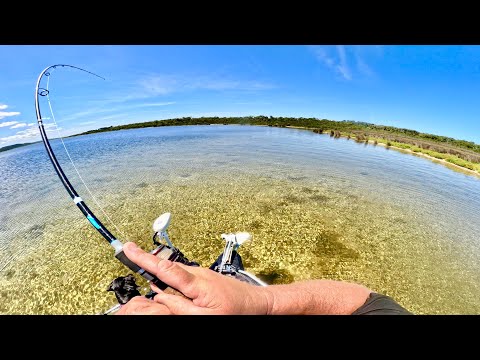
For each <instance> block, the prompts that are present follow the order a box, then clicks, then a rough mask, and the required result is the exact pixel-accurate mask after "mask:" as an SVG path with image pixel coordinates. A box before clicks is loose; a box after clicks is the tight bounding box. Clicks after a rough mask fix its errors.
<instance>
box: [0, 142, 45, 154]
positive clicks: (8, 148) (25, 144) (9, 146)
mask: <svg viewBox="0 0 480 360" xmlns="http://www.w3.org/2000/svg"><path fill="white" fill-rule="evenodd" d="M38 142H39V141H36V142H32V143H23V144H15V145H8V146H4V147H1V148H0V152H2V151H7V150H12V149H15V148H18V147H22V146H27V145H32V144H36V143H38Z"/></svg>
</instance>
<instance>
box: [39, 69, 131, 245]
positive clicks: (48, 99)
mask: <svg viewBox="0 0 480 360" xmlns="http://www.w3.org/2000/svg"><path fill="white" fill-rule="evenodd" d="M53 70H55V68H53V69H52V70H51V71H53ZM47 74H48V75H47ZM91 74H93V73H91ZM50 75H51V72H49V73H45V76H46V77H47V87H46V89H45V90H46V98H47V101H48V107H49V108H50V113H51V114H52V120H53V123H54V124H55V128H56V130H57V134H58V137H59V138H60V141H61V142H62V145H63V148H64V149H65V152H66V153H67V156H68V159H69V160H70V162H71V163H72V165H73V168H74V169H75V171H76V173H77V175H78V177H79V178H80V181H81V182H82V184H83V185H84V186H85V189H87V191H88V193H89V194H90V196H91V197H92V199H93V201H94V202H95V204H97V206H98V207H99V209H100V211H101V212H102V213H103V215H105V217H106V218H107V219H108V221H110V223H111V224H112V225H113V227H114V228H115V229H116V230H117V231H118V232H119V233H120V234H121V235H122V236H123V238H124V239H126V238H127V237H126V236H125V233H123V231H121V230H120V229H119V228H118V227H117V225H115V223H114V222H113V221H112V219H110V217H109V216H108V215H107V213H106V212H105V211H104V210H103V207H102V206H101V205H100V203H99V202H98V201H97V199H96V197H95V196H94V195H93V194H92V192H91V191H90V189H89V188H88V186H87V184H86V183H85V181H84V180H83V178H82V175H80V172H79V171H78V169H77V167H76V166H75V164H74V162H73V160H72V158H71V156H70V153H69V152H68V149H67V147H66V146H65V143H64V142H63V137H62V136H61V135H60V130H59V128H58V124H57V121H56V120H55V114H54V113H53V109H52V104H51V102H50V90H49V85H50ZM94 75H96V74H94ZM97 76H98V75H97ZM102 79H103V78H102ZM104 80H105V79H104Z"/></svg>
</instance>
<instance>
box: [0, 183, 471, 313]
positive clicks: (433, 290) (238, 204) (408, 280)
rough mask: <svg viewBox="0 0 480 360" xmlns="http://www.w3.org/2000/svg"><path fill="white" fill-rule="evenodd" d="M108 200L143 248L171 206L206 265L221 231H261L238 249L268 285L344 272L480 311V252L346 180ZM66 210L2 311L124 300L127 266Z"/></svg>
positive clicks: (188, 244)
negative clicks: (117, 291) (478, 260)
mask: <svg viewBox="0 0 480 360" xmlns="http://www.w3.org/2000/svg"><path fill="white" fill-rule="evenodd" d="M104 203H108V204H112V205H110V206H107V208H106V211H107V212H108V214H110V217H111V218H112V220H113V222H114V223H115V224H116V225H117V226H118V227H119V228H120V229H121V230H122V231H123V232H124V233H125V236H124V237H122V236H119V238H120V239H121V240H122V241H124V242H125V241H127V240H129V241H134V242H136V243H137V244H138V245H139V246H141V247H142V248H143V249H145V250H151V249H152V248H153V244H152V242H151V238H152V235H153V231H152V223H153V221H154V220H155V219H156V218H157V217H158V216H159V215H160V214H162V213H164V212H171V213H172V222H171V225H170V228H169V230H168V232H169V235H170V238H171V240H172V242H173V243H174V244H175V245H176V246H177V247H178V248H179V249H180V250H181V251H182V252H183V253H184V254H185V255H186V256H187V257H188V258H189V259H190V260H195V261H197V262H199V263H200V264H201V265H203V266H209V265H210V264H211V263H212V262H213V261H214V260H215V259H216V257H217V256H218V255H219V254H220V253H221V251H222V249H223V241H222V240H221V238H220V234H221V233H226V232H236V231H248V232H250V233H252V234H253V236H254V238H253V241H252V242H250V243H247V244H245V245H244V246H242V248H240V251H239V252H240V254H241V255H242V257H243V260H244V264H245V267H246V270H248V271H250V272H252V273H254V274H256V275H258V276H259V277H261V278H262V279H264V280H265V281H266V282H268V283H270V284H286V283H290V282H292V281H301V280H308V279H318V278H324V279H336V280H345V281H352V282H358V283H361V284H364V285H366V286H367V287H369V288H371V289H372V290H374V291H377V292H380V293H384V294H387V295H390V296H392V297H393V298H394V299H396V300H397V301H398V302H399V303H400V304H402V305H403V306H404V307H406V308H407V309H408V310H410V311H412V312H413V313H416V314H478V313H480V301H479V299H480V288H479V284H480V282H479V274H478V270H477V269H476V268H475V266H474V265H473V264H474V262H475V261H474V260H475V259H473V258H468V254H465V253H464V252H462V251H461V249H457V248H456V247H455V246H454V245H452V243H451V241H449V239H448V238H445V235H444V234H438V233H435V230H434V229H432V228H431V227H429V224H428V223H426V222H425V219H424V218H422V217H421V216H419V214H416V213H411V212H408V211H407V210H406V209H402V208H401V207H399V206H396V205H394V204H388V203H386V202H385V203H382V202H379V201H374V200H372V199H371V198H369V197H368V196H364V195H363V194H359V193H354V192H353V191H349V190H348V189H344V188H343V189H342V188H341V187H338V188H332V187H331V186H327V185H326V184H324V183H322V182H320V181H319V182H315V181H312V180H308V179H304V178H301V177H299V178H294V177H291V178H289V179H285V180H280V179H273V178H268V177H261V176H254V175H244V176H225V175H211V174H210V175H202V176H196V175H195V176H194V175H191V174H185V175H184V176H176V177H172V178H171V179H170V180H169V181H166V182H158V183H153V182H152V183H145V182H143V183H138V184H134V185H133V186H132V187H131V188H130V189H129V190H122V191H119V192H118V193H117V194H116V195H111V196H110V198H109V199H107V201H104ZM89 205H90V203H89ZM92 209H94V210H95V208H94V207H92ZM58 211H61V212H64V213H65V216H64V218H63V220H62V221H60V222H56V223H47V224H45V225H44V226H43V227H41V228H40V229H39V228H38V227H37V228H35V229H33V230H32V231H35V232H36V235H37V236H38V238H39V240H37V244H36V246H35V248H33V247H32V249H30V251H26V252H25V253H24V255H23V256H22V257H19V258H18V259H17V260H16V261H15V262H12V263H11V264H9V265H8V267H7V268H5V269H4V270H3V271H2V272H1V275H0V295H1V299H2V301H1V302H0V313H2V314H95V313H98V312H101V311H105V310H106V309H108V308H109V307H111V306H112V305H113V304H115V303H116V301H115V297H114V295H113V293H111V292H107V291H106V288H107V286H108V284H109V283H110V282H111V281H112V280H113V279H114V278H115V277H117V276H120V275H127V274H128V273H129V270H128V269H127V268H126V267H125V266H124V265H122V264H121V263H120V262H118V261H117V260H116V259H115V258H114V257H113V249H112V248H111V247H110V246H109V245H108V244H107V242H106V241H105V240H104V239H103V238H102V237H101V236H100V234H99V233H98V232H96V231H95V229H93V228H92V227H91V226H90V224H89V223H88V221H87V220H86V219H85V218H84V217H83V215H82V214H81V213H80V212H79V211H78V209H77V208H76V207H75V206H71V207H68V208H64V209H59V210H58ZM95 213H96V214H97V216H98V217H99V218H100V219H102V221H103V222H104V224H105V225H107V227H108V228H109V229H110V230H111V231H112V233H114V234H116V235H117V236H118V233H117V232H116V231H115V229H114V228H112V226H110V225H109V223H108V221H106V220H103V219H104V218H103V217H102V216H101V213H99V212H97V211H95ZM72 224H74V225H72ZM138 283H139V284H140V285H142V287H143V288H144V289H145V288H146V285H147V284H146V282H145V281H144V280H143V279H142V278H138ZM144 291H145V290H144Z"/></svg>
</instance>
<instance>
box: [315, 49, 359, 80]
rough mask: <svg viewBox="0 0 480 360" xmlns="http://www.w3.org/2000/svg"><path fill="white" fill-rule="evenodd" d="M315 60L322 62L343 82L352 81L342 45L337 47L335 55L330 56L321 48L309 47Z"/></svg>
mask: <svg viewBox="0 0 480 360" xmlns="http://www.w3.org/2000/svg"><path fill="white" fill-rule="evenodd" d="M310 48H311V49H312V51H313V53H314V54H315V55H316V57H317V59H318V60H320V61H321V62H323V63H324V64H325V65H326V66H327V67H328V68H330V69H332V70H333V71H335V72H336V73H338V74H340V75H341V76H342V77H343V78H344V79H345V80H352V74H351V71H350V68H349V67H348V64H347V54H346V51H345V47H344V46H343V45H337V46H336V49H337V54H336V56H335V55H331V54H329V53H328V51H327V48H325V47H323V46H311V47H310Z"/></svg>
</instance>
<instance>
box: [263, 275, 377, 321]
mask: <svg viewBox="0 0 480 360" xmlns="http://www.w3.org/2000/svg"><path fill="white" fill-rule="evenodd" d="M262 290H263V295H264V296H265V298H266V303H267V304H268V305H267V314H269V315H314V314H325V315H327V314H331V315H334V314H338V315H347V314H351V313H353V312H354V311H355V310H357V309H358V308H359V307H360V306H362V305H363V304H364V303H365V301H366V300H367V298H368V296H369V295H370V293H371V291H370V290H369V289H367V288H366V287H364V286H362V285H358V284H354V283H348V282H341V281H333V280H310V281H301V282H296V283H292V284H287V285H270V286H267V287H264V288H262Z"/></svg>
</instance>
